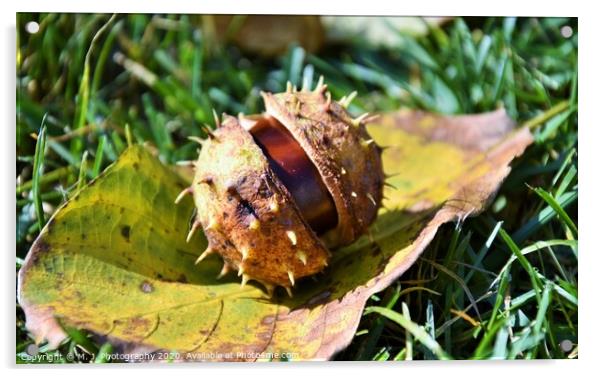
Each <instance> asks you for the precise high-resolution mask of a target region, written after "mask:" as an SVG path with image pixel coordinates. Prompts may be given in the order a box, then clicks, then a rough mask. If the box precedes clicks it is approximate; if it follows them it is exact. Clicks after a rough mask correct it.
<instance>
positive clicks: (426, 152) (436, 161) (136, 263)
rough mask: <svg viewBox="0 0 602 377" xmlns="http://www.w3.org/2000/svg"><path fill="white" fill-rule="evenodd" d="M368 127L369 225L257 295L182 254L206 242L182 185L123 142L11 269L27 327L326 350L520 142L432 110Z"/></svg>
mask: <svg viewBox="0 0 602 377" xmlns="http://www.w3.org/2000/svg"><path fill="white" fill-rule="evenodd" d="M368 128H369V131H370V133H371V134H372V136H373V137H374V139H375V140H376V142H377V143H378V144H380V145H384V146H386V147H388V148H387V149H386V150H385V151H384V154H383V159H384V166H385V172H386V173H387V174H389V175H394V176H393V177H391V178H389V180H388V182H389V183H390V184H391V185H392V186H394V187H395V189H394V188H392V187H387V189H386V192H385V194H386V196H387V197H388V199H387V200H386V201H385V202H384V208H382V209H381V212H380V213H379V217H378V219H377V221H376V222H375V224H374V225H373V226H372V227H371V228H370V234H368V235H366V236H364V237H362V238H361V239H359V240H358V241H357V242H356V243H354V244H352V245H350V246H348V247H346V248H343V249H340V250H336V251H334V252H333V259H332V260H331V262H330V263H329V267H328V268H327V269H326V270H325V272H324V273H322V274H319V275H318V276H317V277H316V280H315V281H314V279H305V280H302V281H299V282H298V283H297V284H296V286H295V294H294V297H293V298H288V297H287V296H286V295H283V294H282V292H279V293H280V294H277V295H276V296H275V297H274V298H272V299H268V298H267V297H266V295H265V294H264V292H263V291H262V289H260V288H259V287H256V286H254V285H253V283H250V284H247V285H246V286H245V287H243V288H241V287H240V284H239V280H238V279H237V278H236V277H235V276H234V274H231V276H228V277H227V278H224V279H221V280H217V278H216V277H217V275H218V274H219V272H220V270H221V268H222V264H221V261H220V259H219V258H218V257H215V256H211V257H208V258H207V259H206V260H205V261H203V263H201V264H199V265H195V264H194V261H195V260H196V258H197V257H198V255H199V254H200V253H201V252H202V251H203V250H204V248H205V246H206V241H205V240H204V239H203V238H202V234H201V232H199V233H198V235H196V236H195V237H193V239H192V240H191V242H190V243H189V244H187V243H186V234H187V231H188V225H189V218H190V215H191V213H192V211H193V204H192V200H191V199H190V197H186V198H184V199H183V200H182V202H181V203H180V204H179V205H177V206H176V205H174V204H173V201H174V199H175V198H176V196H177V195H178V193H179V192H180V191H181V190H182V188H184V187H185V186H186V184H185V183H183V182H182V181H181V179H180V178H179V176H178V175H177V174H176V173H174V172H173V171H172V170H170V169H169V168H167V167H165V166H163V165H162V164H161V163H160V162H159V161H158V160H157V159H155V158H154V157H153V156H152V155H151V154H150V153H148V152H147V151H145V150H144V149H143V148H142V147H140V146H134V147H130V148H129V149H128V150H126V152H124V154H123V155H122V156H121V157H120V158H119V160H118V161H117V162H116V163H115V164H114V165H113V166H111V167H110V168H108V169H107V170H106V171H105V172H104V173H103V174H102V175H101V176H100V177H99V178H98V179H97V180H96V181H94V182H93V183H91V184H90V185H89V187H87V188H85V189H84V190H82V191H81V192H80V193H79V194H78V195H77V196H76V197H75V198H73V199H71V200H70V201H69V202H67V203H66V204H65V205H64V206H63V207H62V208H61V209H60V210H59V211H57V212H56V213H55V215H54V216H53V218H52V219H51V220H50V221H49V223H48V224H47V226H46V227H45V229H44V230H43V231H42V233H41V234H40V236H39V238H38V239H37V240H36V242H35V243H34V245H33V246H32V248H31V250H30V252H29V254H28V256H27V258H26V261H25V265H24V267H23V268H22V269H21V270H20V272H19V302H20V303H21V305H22V307H23V309H24V311H25V314H26V316H27V327H28V329H29V330H30V331H31V332H32V334H34V335H35V336H36V337H37V338H38V339H39V340H41V339H43V338H46V339H48V340H49V342H50V343H51V344H52V345H57V344H58V343H59V342H60V341H61V340H62V339H63V338H64V337H65V333H64V332H63V330H62V329H61V327H60V326H59V325H58V323H57V321H56V319H55V318H56V317H59V318H60V319H61V321H62V322H64V323H66V324H69V325H71V326H76V327H81V328H85V329H88V330H90V331H93V332H94V333H96V334H99V335H103V336H108V337H109V339H111V340H112V341H113V343H116V344H127V345H128V347H127V348H123V349H124V350H126V349H127V350H128V352H134V353H135V352H137V351H139V350H149V349H150V350H170V351H171V350H175V351H180V352H181V353H180V354H179V355H180V357H181V358H182V359H183V360H201V359H212V360H233V359H242V360H256V359H259V360H269V359H273V358H276V359H279V358H281V357H282V356H284V357H286V358H289V359H293V360H297V359H328V358H330V357H331V356H332V355H333V354H334V353H336V352H337V351H339V350H341V349H343V348H344V347H345V346H347V344H349V342H350V341H351V339H352V337H353V334H354V333H355V330H356V327H357V325H358V323H359V319H360V317H361V315H362V310H363V308H364V304H365V302H366V300H367V299H368V298H369V297H370V296H371V295H372V294H374V293H375V292H378V291H380V290H382V289H384V288H385V287H387V286H388V285H389V284H390V283H391V282H392V281H394V280H395V279H397V278H398V277H399V276H400V275H401V274H402V273H403V272H404V271H405V270H407V269H408V268H409V267H410V266H411V264H412V263H413V262H414V261H415V260H416V259H417V258H418V256H419V255H420V253H421V252H422V250H424V248H425V247H426V245H427V244H428V243H429V242H430V241H431V240H432V238H433V237H434V235H435V232H436V230H437V228H438V227H439V225H441V224H442V223H444V222H447V221H453V220H457V219H463V218H465V217H466V216H469V215H474V214H476V213H478V212H480V211H481V210H482V209H483V208H484V207H485V206H486V205H487V203H488V202H489V201H490V199H491V198H492V195H493V194H494V193H495V192H496V190H497V188H498V187H499V185H500V183H501V181H502V180H503V178H504V177H505V176H506V175H507V174H508V173H509V171H510V168H509V163H510V162H511V161H512V159H513V158H514V157H515V156H517V155H520V154H521V153H522V152H523V150H524V149H525V148H526V147H527V145H529V144H530V143H531V141H532V138H531V134H530V133H529V131H528V129H526V128H522V129H519V130H514V129H513V123H512V121H511V120H510V119H509V118H508V117H507V116H506V114H505V113H504V112H503V111H502V110H499V111H496V112H492V113H487V114H480V115H473V116H457V117H444V116H436V115H432V114H426V113H420V112H407V111H402V112H398V113H394V114H385V115H383V116H382V117H381V119H380V120H379V121H378V124H370V125H369V127H368Z"/></svg>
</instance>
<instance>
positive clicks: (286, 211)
mask: <svg viewBox="0 0 602 377" xmlns="http://www.w3.org/2000/svg"><path fill="white" fill-rule="evenodd" d="M192 190H193V195H194V201H195V205H196V207H197V208H198V209H199V210H198V213H197V219H196V221H197V223H198V224H201V225H202V227H203V229H204V231H205V234H206V236H207V240H208V243H209V245H208V249H207V250H208V251H207V252H206V254H205V255H208V254H211V253H214V252H215V253H219V254H220V255H221V256H222V257H223V259H224V262H225V263H226V264H227V266H228V267H229V268H230V269H233V270H237V271H238V274H239V276H242V277H243V281H245V280H249V279H254V280H257V281H260V282H262V283H264V284H266V286H267V287H268V289H270V286H271V285H280V286H284V287H290V286H292V285H293V284H294V281H295V279H299V278H302V277H304V276H308V275H312V274H315V273H317V272H318V271H320V270H322V269H323V268H324V266H325V265H326V263H327V260H328V257H329V251H328V249H326V248H325V247H324V245H323V243H322V242H321V241H320V240H319V239H318V237H317V236H316V235H315V234H314V232H313V231H312V230H311V228H310V227H309V225H308V224H307V223H306V222H305V221H304V220H303V218H302V216H301V214H300V212H299V210H298V208H297V206H296V205H295V203H294V201H293V199H292V197H291V195H290V194H289V192H288V191H287V189H286V188H285V187H284V186H283V185H282V183H281V182H280V180H279V179H278V177H276V175H275V174H274V172H273V171H272V170H271V169H270V167H269V163H268V160H267V158H266V157H265V156H264V155H263V152H262V151H261V149H260V148H259V147H258V146H257V144H255V142H254V140H253V138H252V136H251V135H250V134H249V133H248V132H247V131H246V130H244V129H243V128H242V127H241V126H240V124H239V123H238V120H237V119H236V118H233V117H226V118H225V120H224V122H223V124H222V125H221V127H220V128H219V129H217V130H216V131H215V132H214V137H213V138H211V139H208V140H207V141H205V142H204V143H203V148H202V150H201V153H200V156H199V159H198V161H197V163H196V174H195V178H194V183H193V186H192Z"/></svg>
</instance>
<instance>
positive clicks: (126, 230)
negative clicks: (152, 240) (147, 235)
mask: <svg viewBox="0 0 602 377" xmlns="http://www.w3.org/2000/svg"><path fill="white" fill-rule="evenodd" d="M130 231H131V228H130V226H129V225H124V226H122V227H121V235H122V236H123V238H125V240H126V241H128V242H130Z"/></svg>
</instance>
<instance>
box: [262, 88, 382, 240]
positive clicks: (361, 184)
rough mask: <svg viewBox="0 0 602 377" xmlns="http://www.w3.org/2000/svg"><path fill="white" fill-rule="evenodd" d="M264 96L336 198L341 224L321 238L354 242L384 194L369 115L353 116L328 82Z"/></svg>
mask: <svg viewBox="0 0 602 377" xmlns="http://www.w3.org/2000/svg"><path fill="white" fill-rule="evenodd" d="M262 95H263V98H264V102H265V106H266V113H267V114H268V115H270V116H273V117H274V118H276V119H278V121H280V123H282V124H283V125H284V126H285V127H286V128H287V129H288V130H289V132H290V133H291V134H292V135H293V136H294V137H295V139H296V140H297V141H298V142H299V144H300V145H301V147H302V148H303V149H304V150H305V152H306V153H307V155H308V156H309V158H310V159H311V160H312V162H313V163H314V164H315V166H316V167H317V168H318V171H319V172H320V174H321V176H322V179H323V180H324V183H325V184H326V187H327V188H328V190H329V191H330V194H331V195H332V198H333V200H334V202H335V206H336V209H337V213H338V225H337V227H336V228H335V229H333V230H332V231H330V232H328V233H326V234H325V235H323V236H322V239H323V240H324V241H325V243H326V244H327V246H328V247H336V246H341V245H347V244H349V243H352V242H353V241H355V240H356V239H357V238H358V237H359V236H360V235H362V234H363V233H365V232H366V230H367V228H368V226H369V225H370V224H371V223H372V222H373V221H374V219H375V218H376V215H377V212H378V209H379V207H380V205H381V201H382V197H383V183H384V173H383V167H382V161H381V156H380V154H381V150H380V148H379V147H378V146H377V145H376V143H375V142H374V141H373V140H372V139H371V138H370V135H368V133H367V131H366V128H365V124H364V121H365V119H366V117H365V116H362V117H360V118H352V117H351V116H350V115H349V113H347V111H346V110H345V108H344V107H343V106H342V105H341V104H339V103H338V102H336V101H333V100H332V99H331V97H330V93H328V92H327V91H326V87H325V86H319V87H318V88H317V89H316V90H314V91H300V92H295V91H294V90H293V91H287V92H285V93H279V94H270V93H262Z"/></svg>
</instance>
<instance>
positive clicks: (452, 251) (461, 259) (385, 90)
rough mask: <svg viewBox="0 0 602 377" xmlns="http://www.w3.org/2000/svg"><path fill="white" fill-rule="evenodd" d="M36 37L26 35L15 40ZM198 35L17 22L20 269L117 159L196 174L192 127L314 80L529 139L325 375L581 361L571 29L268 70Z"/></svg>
mask: <svg viewBox="0 0 602 377" xmlns="http://www.w3.org/2000/svg"><path fill="white" fill-rule="evenodd" d="M31 20H35V21H37V22H39V23H40V31H39V32H38V33H37V34H28V33H27V32H26V31H25V24H26V23H27V22H28V21H31ZM202 22H203V18H202V17H201V16H196V15H183V16H174V15H167V16H152V15H129V16H124V15H118V16H116V17H114V18H111V16H110V15H77V14H19V15H18V17H17V28H18V30H17V38H18V41H17V46H18V54H17V75H18V77H17V85H18V88H17V135H16V137H17V140H16V141H17V174H18V177H17V181H18V183H19V184H18V185H17V189H16V191H17V192H16V194H17V208H16V221H17V250H16V256H17V264H16V268H17V270H18V269H19V267H20V265H21V264H22V261H23V258H24V257H25V255H26V253H27V251H28V249H29V247H30V245H31V243H32V241H33V240H34V239H35V237H36V236H37V234H38V232H39V230H40V229H41V227H42V226H43V225H44V222H45V221H46V220H47V219H48V218H49V217H50V216H51V215H52V213H53V211H55V210H56V209H57V208H58V206H60V204H61V203H62V202H64V201H65V200H66V199H67V198H69V197H70V196H71V195H73V193H75V192H76V191H77V190H79V189H80V188H81V187H83V185H85V183H86V182H88V181H89V180H90V179H93V178H94V177H96V176H97V175H98V174H99V172H100V171H102V169H104V168H105V167H106V166H108V165H109V164H110V163H112V162H113V161H114V160H115V159H116V158H117V157H118V156H119V154H120V153H121V152H122V151H123V149H124V148H125V147H126V146H127V145H128V144H131V143H147V144H148V145H149V146H151V147H152V148H154V149H156V151H157V152H158V154H159V156H160V158H161V159H162V160H163V161H164V162H165V163H169V164H175V163H177V162H178V161H187V160H191V159H194V158H195V153H196V152H195V151H196V147H195V145H194V143H193V142H190V141H189V140H188V137H189V136H198V137H204V136H206V133H205V131H204V128H203V127H202V126H201V125H202V124H205V123H207V124H213V109H215V110H216V111H217V113H222V112H227V113H230V114H237V113H238V112H244V113H248V114H253V113H257V112H261V111H262V110H263V109H262V104H261V99H260V96H259V92H260V90H269V91H282V90H284V89H285V87H286V82H287V80H290V81H292V82H293V84H295V85H297V86H299V87H301V86H302V85H303V83H313V82H315V81H317V78H318V77H319V76H320V75H324V76H325V77H326V80H327V82H328V84H329V89H330V90H331V91H332V92H333V96H334V97H335V98H340V97H342V96H343V95H346V94H349V93H350V92H352V91H354V90H355V91H357V92H358V95H357V97H356V99H355V100H354V101H353V103H352V105H351V107H350V110H351V111H352V112H353V113H356V114H360V113H362V112H364V111H389V110H395V109H398V108H400V107H401V106H407V107H412V108H419V109H424V110H428V111H433V112H438V113H446V114H460V113H475V112H481V111H488V110H492V109H495V108H497V107H499V106H502V105H503V106H504V107H505V108H506V109H507V111H508V112H509V114H510V116H512V117H513V118H514V119H516V120H517V121H518V122H519V123H525V124H527V125H529V126H530V127H531V128H532V129H533V130H534V134H535V140H536V141H535V143H534V145H533V146H531V147H530V148H529V149H528V150H527V152H526V153H525V154H524V155H523V156H522V157H521V158H520V159H519V160H518V161H516V162H515V163H514V165H513V171H512V173H511V175H510V176H509V177H508V179H507V180H506V181H505V183H504V185H503V186H502V188H501V190H500V191H499V194H498V196H497V198H496V199H495V201H494V202H493V203H492V205H491V207H490V208H489V209H488V210H487V211H486V212H484V213H483V214H481V215H479V216H477V217H474V218H470V219H467V220H466V221H464V222H460V223H456V224H448V225H446V226H444V227H442V228H441V229H440V231H439V232H438V234H437V236H436V238H435V240H434V241H433V242H432V243H431V245H430V246H429V247H428V248H427V250H426V251H425V252H424V254H423V255H422V257H421V259H420V260H419V261H418V262H417V263H416V264H415V265H414V266H413V267H412V268H411V269H410V270H409V271H407V272H406V273H405V274H404V275H403V276H402V277H401V278H400V279H399V280H398V281H397V282H396V283H394V284H393V285H391V286H390V287H389V288H387V289H386V290H384V291H383V292H381V293H380V294H378V295H374V296H373V297H372V298H371V300H369V302H368V303H367V308H366V311H365V314H364V316H363V318H362V321H361V323H360V326H359V328H358V332H357V334H356V336H355V338H354V339H353V342H352V343H351V345H350V346H349V347H348V348H347V349H346V350H344V351H342V352H341V353H339V354H338V355H337V356H336V359H339V360H400V359H401V360H403V359H437V358H454V359H489V358H493V359H514V358H522V359H533V358H569V357H570V358H573V357H576V356H577V354H578V352H577V343H578V339H577V326H578V321H577V307H578V298H577V297H578V295H577V259H578V247H577V245H578V242H577V240H578V224H577V198H578V194H577V157H578V153H577V100H578V98H577V77H578V76H577V23H576V20H575V19H561V18H550V19H532V18H530V19H514V18H507V19H499V18H469V19H456V20H452V21H450V22H448V23H446V24H444V25H442V26H435V27H432V28H431V29H430V31H429V33H428V34H427V35H424V36H409V35H400V40H399V43H398V44H396V45H392V46H390V47H387V48H384V47H378V46H373V45H371V44H369V43H366V41H362V40H359V39H351V40H349V41H347V42H345V43H339V44H337V45H334V46H329V47H328V48H326V49H323V51H322V52H320V53H317V54H311V53H309V52H307V51H305V50H304V49H303V48H302V47H299V46H297V45H295V44H291V45H290V47H289V48H288V50H287V51H286V52H284V53H282V54H281V55H279V56H275V57H272V58H265V57H263V58H262V57H258V56H255V55H253V54H250V53H246V52H242V51H241V50H239V49H238V48H236V47H234V46H231V45H220V44H219V43H218V42H217V41H215V40H214V39H213V38H212V36H211V34H210V33H206V32H205V33H204V32H203V30H205V29H203V27H202ZM565 25H570V26H571V27H572V30H573V31H574V33H573V35H572V36H571V37H570V38H565V37H563V36H562V35H561V32H560V30H561V27H562V26H565ZM392 32H393V31H392ZM32 135H35V137H32ZM16 327H17V339H16V344H17V361H18V362H21V361H20V360H21V359H20V357H19V354H21V353H23V352H24V351H25V349H26V348H27V347H28V346H29V345H30V344H31V343H32V342H33V340H32V339H31V338H30V336H29V334H28V333H27V331H26V330H25V328H24V315H23V312H22V310H21V309H20V308H19V306H18V304H17V323H16ZM68 334H69V335H70V336H69V340H67V341H66V342H65V343H64V344H63V345H62V346H61V348H60V349H58V350H56V351H53V350H47V349H45V348H44V346H42V348H41V352H42V353H47V354H48V355H63V356H65V355H67V354H68V353H69V352H76V353H82V354H86V353H87V352H95V351H97V350H98V349H103V350H106V349H110V348H111V345H110V344H95V343H94V342H93V341H92V339H91V338H90V335H89V334H87V333H86V332H85V331H81V330H77V329H68ZM561 344H562V345H567V344H572V346H571V347H569V348H564V347H562V346H561ZM62 360H63V361H64V360H65V359H64V358H63V359H62Z"/></svg>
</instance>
